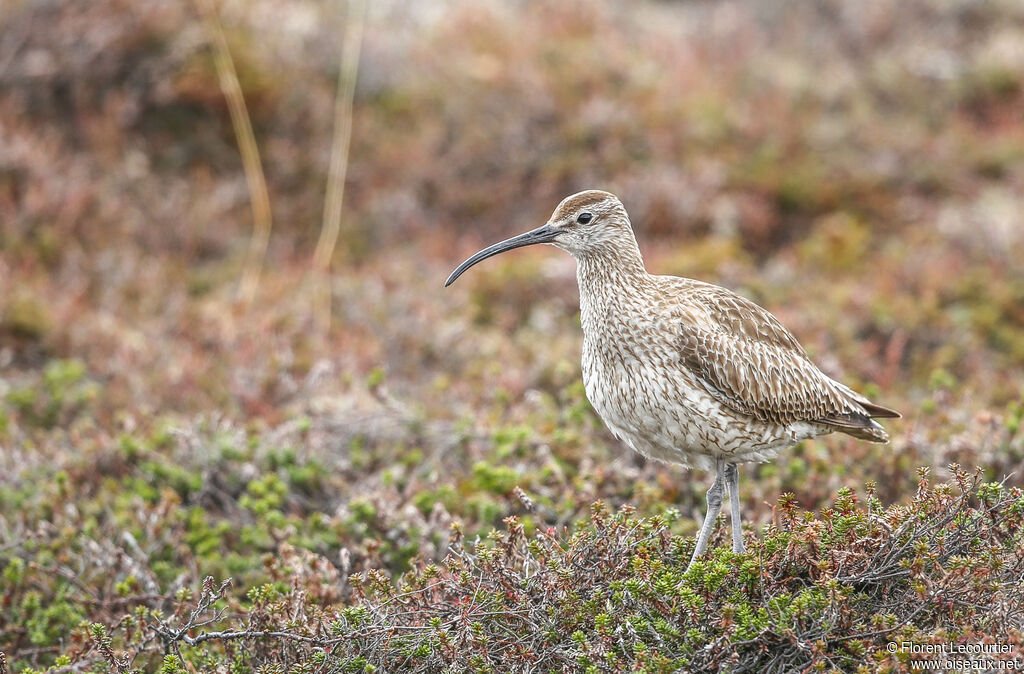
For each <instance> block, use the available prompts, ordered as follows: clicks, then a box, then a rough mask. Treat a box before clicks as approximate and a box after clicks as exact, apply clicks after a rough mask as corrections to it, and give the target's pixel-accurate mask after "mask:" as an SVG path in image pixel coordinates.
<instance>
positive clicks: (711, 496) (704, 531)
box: [686, 461, 725, 569]
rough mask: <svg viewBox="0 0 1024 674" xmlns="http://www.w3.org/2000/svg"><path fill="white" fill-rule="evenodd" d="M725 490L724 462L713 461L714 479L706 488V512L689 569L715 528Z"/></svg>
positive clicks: (705, 549) (703, 551)
mask: <svg viewBox="0 0 1024 674" xmlns="http://www.w3.org/2000/svg"><path fill="white" fill-rule="evenodd" d="M723 491H725V474H724V464H723V463H722V462H721V461H717V462H715V481H714V482H712V483H711V487H710V488H709V489H708V513H707V515H706V516H705V517H704V524H703V525H702V526H701V528H700V534H698V535H697V547H696V548H694V550H693V557H691V558H690V565H689V566H687V567H686V568H687V569H689V568H690V566H693V563H694V562H695V561H697V558H698V557H700V556H701V555H703V554H704V553H705V552H706V551H707V549H708V539H710V538H711V530H712V529H714V528H715V520H717V519H718V513H719V512H721V510H722V492H723Z"/></svg>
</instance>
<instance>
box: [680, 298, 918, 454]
mask: <svg viewBox="0 0 1024 674" xmlns="http://www.w3.org/2000/svg"><path fill="white" fill-rule="evenodd" d="M687 295H688V297H689V298H690V299H691V300H693V301H695V302H697V303H699V304H700V305H701V306H702V308H703V309H704V310H706V314H704V312H701V314H703V315H706V316H707V317H708V320H701V321H694V320H682V321H680V327H679V331H680V341H679V343H680V352H681V356H682V361H683V364H684V365H685V366H686V367H687V368H688V369H689V370H690V371H691V372H693V373H694V375H696V377H697V379H698V381H699V382H700V383H701V384H702V385H703V386H704V388H705V389H706V390H707V391H708V392H709V393H710V394H711V395H712V396H713V397H714V398H715V399H716V400H718V401H719V402H720V403H722V404H723V405H725V406H726V407H728V408H730V409H732V410H735V411H737V412H740V413H743V414H746V415H749V416H751V417H754V418H755V419H759V420H761V421H767V422H775V423H792V422H795V421H809V422H816V423H821V424H825V425H830V426H835V427H836V429H837V430H842V431H844V432H847V433H851V434H852V435H856V436H857V437H864V438H865V439H869V440H875V441H884V440H885V438H886V437H887V436H886V435H885V432H884V430H882V428H881V426H879V425H878V424H877V423H875V422H873V421H871V417H872V416H898V415H897V413H895V412H892V411H891V410H887V409H886V408H883V407H879V406H876V405H873V404H872V403H870V402H869V401H868V400H867V399H866V398H864V397H863V396H861V395H859V394H857V393H855V392H854V391H852V390H851V389H849V388H847V387H846V386H844V385H842V384H840V383H839V382H836V381H834V380H832V379H830V378H829V377H828V376H826V375H825V374H824V373H823V372H822V371H821V370H819V369H818V368H817V367H816V366H815V365H814V363H812V362H811V361H810V359H809V358H808V357H807V354H806V353H805V352H804V350H803V347H801V346H800V343H799V342H797V341H796V339H795V338H794V337H793V335H791V334H790V333H789V331H788V330H786V328H785V327H783V325H782V324H781V323H779V321H778V319H776V318H775V317H774V316H772V315H771V314H770V313H768V312H767V311H765V310H764V309H762V308H761V307H759V306H757V305H756V304H754V303H753V302H751V301H749V300H746V299H744V298H742V297H740V296H739V295H736V294H734V293H732V292H730V291H728V290H726V289H724V288H719V287H718V286H712V285H709V284H703V283H697V282H693V285H691V286H690V287H689V288H688V289H687Z"/></svg>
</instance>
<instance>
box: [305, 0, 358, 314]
mask: <svg viewBox="0 0 1024 674" xmlns="http://www.w3.org/2000/svg"><path fill="white" fill-rule="evenodd" d="M365 21H366V2H365V0H349V2H348V11H347V13H346V21H345V43H344V45H343V46H342V50H341V61H340V63H339V67H338V93H337V98H336V99H335V105H334V140H333V142H332V144H331V167H330V172H329V174H328V176H327V194H326V197H325V199H324V214H323V224H322V227H321V230H320V239H319V241H317V244H316V251H315V252H314V253H313V273H314V275H315V280H314V283H315V299H314V301H315V303H316V309H315V312H316V322H317V327H318V329H319V332H320V334H326V332H327V330H328V329H330V324H331V290H330V278H329V275H328V270H329V268H330V264H331V256H332V255H333V254H334V247H335V245H336V244H337V242H338V233H339V231H340V230H341V207H342V203H343V200H344V196H345V175H346V174H347V173H348V149H349V143H350V141H351V139H352V99H353V97H354V95H355V89H356V76H357V74H358V72H359V52H360V50H361V48H362V43H363V27H364V24H365Z"/></svg>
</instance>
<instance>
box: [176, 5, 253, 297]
mask: <svg viewBox="0 0 1024 674" xmlns="http://www.w3.org/2000/svg"><path fill="white" fill-rule="evenodd" d="M214 2H215V0H195V3H196V7H197V8H198V9H199V14H200V15H201V16H202V17H203V24H204V25H205V26H206V30H207V33H209V37H210V44H211V46H212V47H213V63H214V66H215V67H216V68H217V79H218V80H219V82H220V88H221V91H222V92H223V93H224V98H225V99H226V100H227V102H228V111H229V112H230V113H231V126H232V127H233V128H234V130H235V139H236V140H237V142H238V150H239V152H240V153H241V155H242V167H243V168H244V169H245V181H246V183H247V185H248V187H249V200H250V203H251V205H252V227H253V228H252V238H251V239H250V240H249V251H248V253H247V255H246V259H245V267H244V268H243V269H242V281H241V283H240V284H239V288H238V296H239V298H240V299H241V300H242V301H243V302H244V303H245V304H247V305H248V304H249V303H251V302H252V300H253V299H254V298H255V296H256V289H257V287H258V286H259V281H260V271H261V269H262V267H263V260H264V258H265V257H266V255H267V245H268V244H269V243H270V229H271V226H272V221H271V218H272V216H271V211H270V195H269V193H268V191H267V181H266V177H265V176H264V174H263V163H262V162H261V161H260V151H259V147H258V146H257V145H256V136H255V134H254V133H253V131H252V122H251V121H250V119H249V110H248V108H247V107H246V105H245V96H244V95H243V94H242V86H241V84H239V82H238V71H237V70H236V69H235V62H234V60H232V58H231V50H230V48H229V47H228V40H227V37H226V36H225V35H224V27H223V26H222V25H221V21H220V16H219V14H218V13H217V6H216V5H215V4H214Z"/></svg>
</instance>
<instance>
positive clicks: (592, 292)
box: [576, 241, 651, 320]
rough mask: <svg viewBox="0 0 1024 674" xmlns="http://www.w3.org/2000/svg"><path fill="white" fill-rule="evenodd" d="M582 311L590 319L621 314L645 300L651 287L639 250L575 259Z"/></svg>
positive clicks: (592, 253) (602, 251) (611, 251)
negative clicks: (637, 302)
mask: <svg viewBox="0 0 1024 674" xmlns="http://www.w3.org/2000/svg"><path fill="white" fill-rule="evenodd" d="M576 280H577V281H579V285H580V310H581V312H582V314H583V317H584V320H586V318H587V317H588V315H589V316H590V317H593V318H597V317H598V316H600V315H607V314H613V313H618V312H620V311H622V310H625V309H627V308H628V306H630V305H631V304H634V303H635V301H637V300H639V299H640V298H642V297H644V296H645V295H646V294H647V291H648V290H649V287H650V285H651V282H650V275H649V274H648V273H647V270H646V269H645V268H644V260H643V257H642V256H641V255H640V249H639V247H638V246H637V245H636V242H635V241H633V242H632V245H629V246H625V245H619V246H616V247H615V248H609V249H607V250H605V249H603V248H596V249H594V250H590V251H587V253H586V254H585V255H580V256H578V257H577V258H576Z"/></svg>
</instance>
